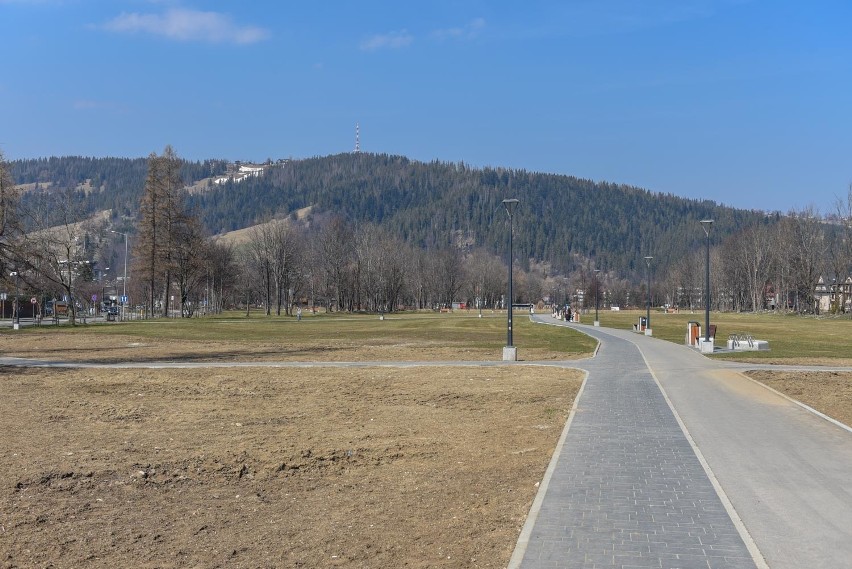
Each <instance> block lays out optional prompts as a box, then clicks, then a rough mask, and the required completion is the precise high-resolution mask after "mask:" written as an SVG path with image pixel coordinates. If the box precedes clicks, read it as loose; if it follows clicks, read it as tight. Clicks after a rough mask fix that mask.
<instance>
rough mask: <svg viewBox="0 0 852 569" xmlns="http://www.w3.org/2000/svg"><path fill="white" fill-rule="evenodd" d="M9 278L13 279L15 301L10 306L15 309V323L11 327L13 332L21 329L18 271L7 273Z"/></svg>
mask: <svg viewBox="0 0 852 569" xmlns="http://www.w3.org/2000/svg"><path fill="white" fill-rule="evenodd" d="M9 276H10V277H15V301H14V303H13V304H12V306H13V307H14V309H15V323H14V326H12V327H13V328H14V329H15V330H17V329H18V328H20V327H21V304H20V302H19V301H18V271H12V272H11V273H9Z"/></svg>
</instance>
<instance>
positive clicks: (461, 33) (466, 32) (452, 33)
mask: <svg viewBox="0 0 852 569" xmlns="http://www.w3.org/2000/svg"><path fill="white" fill-rule="evenodd" d="M484 28H485V19H484V18H475V19H473V20H471V21H470V22H469V23H468V24H466V25H464V26H461V27H457V28H444V29H440V30H435V31H433V32H432V36H433V37H434V38H436V39H439V40H449V39H471V38H474V37H476V36H477V35H479V32H480V31H482V30H483V29H484Z"/></svg>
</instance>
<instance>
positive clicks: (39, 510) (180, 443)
mask: <svg viewBox="0 0 852 569" xmlns="http://www.w3.org/2000/svg"><path fill="white" fill-rule="evenodd" d="M125 349H129V348H125ZM32 356H33V354H30V357H32ZM65 356H67V354H65ZM580 377H581V376H580V373H579V372H576V371H571V370H560V369H555V368H541V367H529V368H527V367H522V366H501V367H493V368H478V367H461V368H443V367H438V368H427V367H417V368H408V369H402V368H387V367H381V368H363V369H330V368H308V369H269V368H253V369H252V368H241V369H233V368H231V369H151V370H148V369H143V370H103V369H85V370H79V369H20V368H8V367H6V368H0V382H2V386H3V397H2V398H0V431H2V433H3V437H0V552H3V553H0V562H2V563H3V567H83V566H85V567H109V568H114V567H334V566H339V565H345V566H351V567H505V565H506V563H507V562H508V559H509V557H510V555H511V552H512V549H513V547H514V545H515V542H516V540H517V537H518V534H519V531H520V528H521V526H522V524H523V522H524V519H525V516H526V514H527V512H528V510H529V507H530V504H531V503H532V500H533V498H534V496H535V492H536V491H537V484H538V482H539V481H540V480H541V478H542V476H543V473H544V470H545V468H546V465H547V463H548V461H549V460H550V457H551V454H552V452H553V450H554V447H555V445H556V442H557V440H558V437H559V434H560V432H561V429H562V427H563V425H564V422H565V420H566V417H567V415H568V412H569V409H570V406H571V403H572V401H573V398H574V396H575V394H576V392H577V389H578V387H579V385H580Z"/></svg>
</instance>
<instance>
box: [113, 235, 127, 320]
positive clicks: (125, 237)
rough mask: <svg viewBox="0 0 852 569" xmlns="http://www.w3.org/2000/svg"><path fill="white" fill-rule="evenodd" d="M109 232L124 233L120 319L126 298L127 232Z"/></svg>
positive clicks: (122, 317)
mask: <svg viewBox="0 0 852 569" xmlns="http://www.w3.org/2000/svg"><path fill="white" fill-rule="evenodd" d="M110 233H117V234H118V235H124V280H122V281H121V320H122V321H123V320H124V301H125V300H127V233H122V232H121V231H114V230H110Z"/></svg>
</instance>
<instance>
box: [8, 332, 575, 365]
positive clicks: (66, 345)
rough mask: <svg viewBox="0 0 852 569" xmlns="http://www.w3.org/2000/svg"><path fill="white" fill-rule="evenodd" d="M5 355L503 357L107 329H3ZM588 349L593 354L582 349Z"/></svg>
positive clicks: (538, 354)
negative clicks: (178, 337) (111, 331)
mask: <svg viewBox="0 0 852 569" xmlns="http://www.w3.org/2000/svg"><path fill="white" fill-rule="evenodd" d="M0 353H2V354H3V355H5V356H12V357H19V358H29V359H37V360H48V361H69V362H89V363H106V364H110V363H121V362H128V361H132V362H135V363H144V362H147V361H150V362H153V361H181V362H189V361H204V362H213V361H217V362H238V361H334V362H360V361H489V360H492V361H493V360H499V359H500V358H501V357H502V354H501V352H500V351H499V349H498V350H493V349H488V348H471V347H467V346H465V347H462V348H460V347H456V346H452V345H449V346H448V345H447V344H446V343H438V342H435V343H434V344H430V343H428V342H417V343H414V342H399V341H394V340H387V341H375V342H374V343H372V344H365V343H364V342H363V341H356V340H352V341H346V340H335V341H315V340H314V341H304V340H302V341H299V342H292V341H286V340H285V341H282V342H271V341H270V342H257V341H251V342H235V341H227V342H224V341H209V340H195V341H193V340H185V339H182V340H171V339H162V338H158V339H154V338H141V337H138V336H122V335H105V334H83V333H78V334H50V333H41V334H39V333H37V332H36V333H28V334H26V335H14V334H0ZM583 355H588V354H583ZM520 356H521V358H522V359H524V360H526V361H545V360H547V361H554V360H565V359H569V358H577V357H580V356H579V355H577V354H571V355H570V356H569V355H567V354H565V353H564V352H552V351H549V350H545V349H531V348H524V349H521V350H520Z"/></svg>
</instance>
